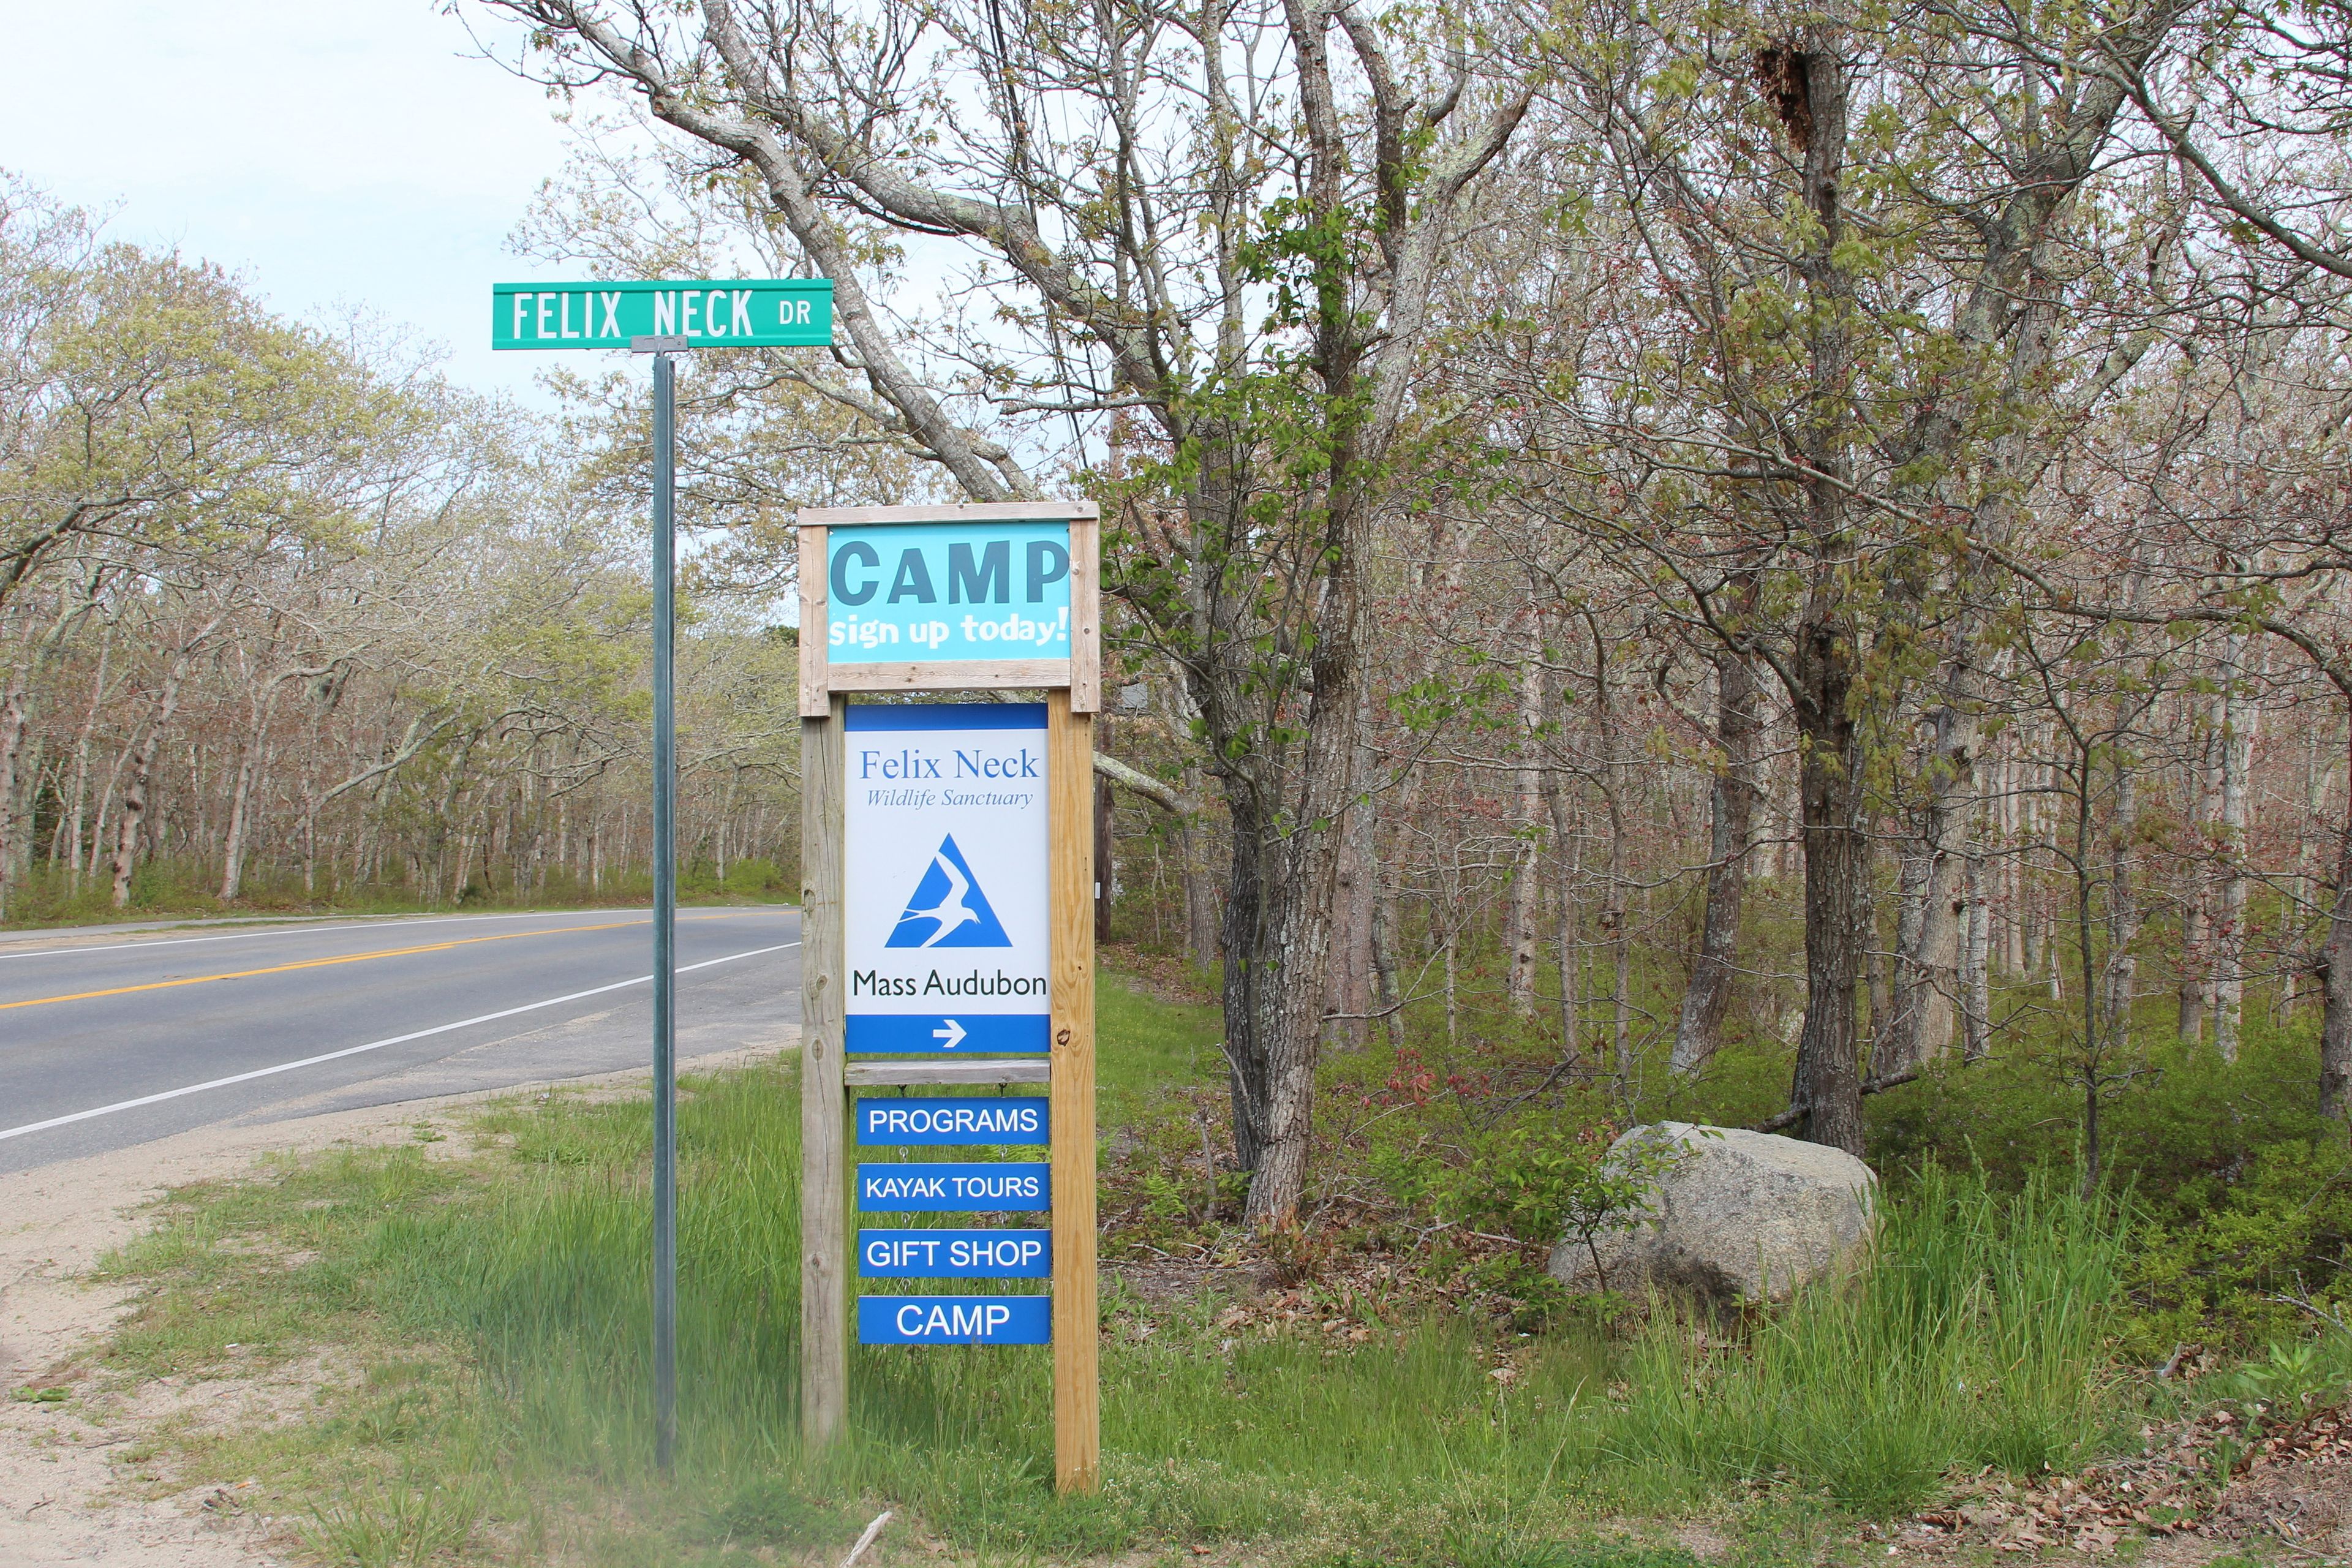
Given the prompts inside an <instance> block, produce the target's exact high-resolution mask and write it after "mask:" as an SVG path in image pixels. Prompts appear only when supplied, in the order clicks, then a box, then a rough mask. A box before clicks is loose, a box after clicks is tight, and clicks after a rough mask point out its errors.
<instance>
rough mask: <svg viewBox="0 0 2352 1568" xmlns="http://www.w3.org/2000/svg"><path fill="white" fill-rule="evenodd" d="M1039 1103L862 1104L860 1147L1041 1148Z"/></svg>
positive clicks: (1043, 1117)
mask: <svg viewBox="0 0 2352 1568" xmlns="http://www.w3.org/2000/svg"><path fill="white" fill-rule="evenodd" d="M1051 1126H1052V1123H1051V1121H1050V1120H1049V1111H1048V1110H1047V1106H1046V1102H1045V1100H1042V1099H1034V1100H1033V1099H1019V1100H996V1099H988V1100H980V1099H957V1100H859V1101H858V1102H857V1141H858V1142H860V1143H923V1144H929V1143H1043V1142H1046V1133H1047V1131H1049V1130H1050V1128H1051Z"/></svg>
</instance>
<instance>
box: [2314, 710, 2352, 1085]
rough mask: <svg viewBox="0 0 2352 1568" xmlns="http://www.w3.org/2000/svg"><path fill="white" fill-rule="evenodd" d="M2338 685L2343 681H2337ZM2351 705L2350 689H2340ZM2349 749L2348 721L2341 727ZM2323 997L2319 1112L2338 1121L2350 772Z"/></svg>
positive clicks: (2346, 1027)
mask: <svg viewBox="0 0 2352 1568" xmlns="http://www.w3.org/2000/svg"><path fill="white" fill-rule="evenodd" d="M2338 684H2339V686H2342V683H2341V682H2339V683H2338ZM2343 689H2344V694H2345V696H2346V698H2347V706H2352V687H2344V688H2343ZM2345 742H2346V747H2347V752H2352V724H2347V726H2346V728H2345ZM2319 983H2320V987H2321V991H2322V994H2323V995H2324V997H2325V1003H2324V1011H2323V1012H2322V1014H2321V1016H2320V1025H2319V1113H2320V1114H2321V1115H2322V1116H2326V1117H2332V1118H2335V1119H2336V1120H2338V1121H2341V1120H2343V1119H2344V1117H2345V1115H2346V1113H2347V1110H2352V775H2347V788H2346V789H2345V792H2344V824H2343V837H2342V839H2341V841H2340V842H2339V843H2338V844H2337V845H2336V889H2335V897H2334V899H2333V900H2332V901H2331V904H2330V907H2329V910H2328V918H2327V941H2326V945H2324V946H2323V947H2322V948H2321V949H2320V952H2319Z"/></svg>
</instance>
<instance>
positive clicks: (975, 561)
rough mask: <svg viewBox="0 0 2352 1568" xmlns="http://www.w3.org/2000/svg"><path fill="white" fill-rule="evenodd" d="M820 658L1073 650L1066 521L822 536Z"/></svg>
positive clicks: (1011, 655) (1001, 655)
mask: <svg viewBox="0 0 2352 1568" xmlns="http://www.w3.org/2000/svg"><path fill="white" fill-rule="evenodd" d="M824 553H825V584H824V585H825V639H824V640H825V658H826V659H827V660H828V661H829V662H831V663H833V664H835V665H845V664H916V663H919V664H937V663H940V662H943V661H944V662H950V663H953V662H958V661H963V660H980V659H985V660H988V661H990V662H1001V661H1004V660H1028V659H1066V658H1069V657H1070V525H1069V524H1068V523H1066V522H994V521H990V522H902V523H890V524H887V525H884V526H880V527H864V528H861V527H853V526H848V525H838V526H835V527H834V528H833V529H831V530H829V531H827V532H826V535H825V542H824Z"/></svg>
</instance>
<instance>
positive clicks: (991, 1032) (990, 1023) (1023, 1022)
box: [841, 986, 1054, 1057]
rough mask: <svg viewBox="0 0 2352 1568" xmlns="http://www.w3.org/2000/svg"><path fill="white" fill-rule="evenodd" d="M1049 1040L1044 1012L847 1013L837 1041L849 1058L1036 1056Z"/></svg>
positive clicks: (1045, 1049) (1044, 1052)
mask: <svg viewBox="0 0 2352 1568" xmlns="http://www.w3.org/2000/svg"><path fill="white" fill-rule="evenodd" d="M853 989H854V986H853ZM1053 1035H1054V1021H1053V1015H1051V1014H1049V1013H963V1014H959V1015H957V1016H953V1017H950V1016H947V1015H946V1014H944V1013H852V1014H851V1015H849V1016H848V1017H846V1018H845V1019H843V1020H842V1036H841V1042H842V1049H844V1050H845V1051H846V1052H848V1053H849V1054H850V1055H851V1056H853V1057H866V1056H881V1055H900V1054H911V1053H914V1052H918V1051H919V1052H922V1053H924V1054H926V1055H929V1054H931V1053H934V1052H936V1053H940V1054H942V1055H944V1054H948V1053H953V1054H954V1055H956V1056H960V1057H1042V1056H1045V1055H1048V1054H1050V1053H1051V1052H1052V1050H1053V1048H1054V1040H1053Z"/></svg>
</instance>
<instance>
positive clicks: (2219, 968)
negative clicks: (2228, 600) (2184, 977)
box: [2213, 633, 2254, 1062]
mask: <svg viewBox="0 0 2352 1568" xmlns="http://www.w3.org/2000/svg"><path fill="white" fill-rule="evenodd" d="M2245 648H2246V639H2245V637H2244V635H2243V634H2242V633H2232V634H2231V637H2230V639H2229V654H2228V656H2227V660H2226V664H2225V667H2224V668H2223V671H2222V676H2223V679H2224V680H2225V681H2226V682H2227V684H2226V685H2225V686H2224V687H2223V688H2222V692H2221V734H2220V735H2219V736H2217V737H2216V738H2215V739H2216V743H2217V744H2218V745H2219V746H2220V748H2221V823H2220V826H2221V834H2220V844H2221V889H2220V890H2221V911H2220V915H2221V918H2220V920H2219V921H2217V922H2216V923H2217V928H2218V929H2216V930H2215V931H2214V933H2213V937H2214V942H2213V1045H2214V1047H2215V1048H2216V1049H2217V1050H2219V1051H2220V1052H2221V1059H2222V1060H2223V1061H2225V1062H2233V1061H2236V1060H2237V1059H2238V1036H2239V1028H2240V1025H2241V1022H2242V1014H2243V1010H2244V1006H2245V999H2246V886H2247V881H2248V878H2247V876H2246V842H2245V841H2246V772H2247V768H2248V766H2249V764H2250V763H2251V761H2252V750H2253V723H2254V714H2253V711H2252V709H2251V708H2250V707H2249V706H2248V705H2247V702H2246V700H2245V670H2244V668H2243V666H2244V661H2245Z"/></svg>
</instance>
